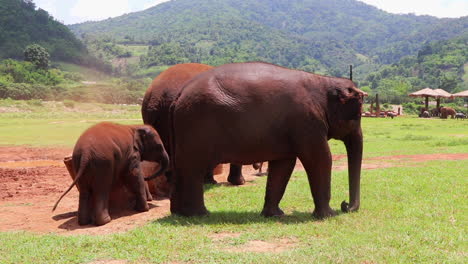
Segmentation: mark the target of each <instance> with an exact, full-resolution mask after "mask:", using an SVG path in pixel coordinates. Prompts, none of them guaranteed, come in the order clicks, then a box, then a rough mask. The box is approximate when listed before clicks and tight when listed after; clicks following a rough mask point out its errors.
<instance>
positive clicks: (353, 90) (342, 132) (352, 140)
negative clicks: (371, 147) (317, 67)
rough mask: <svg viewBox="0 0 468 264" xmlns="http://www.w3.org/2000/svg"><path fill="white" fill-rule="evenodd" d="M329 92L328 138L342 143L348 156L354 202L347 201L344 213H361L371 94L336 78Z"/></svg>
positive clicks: (343, 204) (351, 195) (350, 190)
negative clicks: (365, 102)
mask: <svg viewBox="0 0 468 264" xmlns="http://www.w3.org/2000/svg"><path fill="white" fill-rule="evenodd" d="M329 87H330V88H329V90H328V95H327V97H328V100H327V104H328V109H327V110H328V111H327V113H328V114H327V119H328V126H329V130H328V138H334V139H339V140H342V141H343V142H344V144H345V146H346V151H347V155H348V174H349V196H350V203H349V204H348V203H346V202H345V201H343V202H342V203H341V210H342V211H344V212H352V211H357V210H358V209H359V205H360V179H361V163H362V150H363V140H362V130H361V112H362V111H361V110H362V99H363V96H366V95H367V93H365V92H363V91H361V90H360V89H358V88H357V87H356V86H355V84H354V83H353V82H352V81H351V80H348V79H341V78H333V79H332V84H331V85H330V86H329Z"/></svg>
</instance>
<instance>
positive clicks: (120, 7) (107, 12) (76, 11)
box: [70, 0, 130, 21]
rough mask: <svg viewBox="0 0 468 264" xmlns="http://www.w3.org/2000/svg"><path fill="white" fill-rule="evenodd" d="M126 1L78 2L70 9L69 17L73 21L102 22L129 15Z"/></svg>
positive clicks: (79, 0)
mask: <svg viewBox="0 0 468 264" xmlns="http://www.w3.org/2000/svg"><path fill="white" fill-rule="evenodd" d="M129 12H130V8H129V5H128V0H113V1H100V0H78V2H77V3H76V4H75V5H74V6H73V7H72V8H71V10H70V15H71V17H73V20H79V21H86V20H102V19H106V18H109V17H115V16H120V15H123V14H124V13H129Z"/></svg>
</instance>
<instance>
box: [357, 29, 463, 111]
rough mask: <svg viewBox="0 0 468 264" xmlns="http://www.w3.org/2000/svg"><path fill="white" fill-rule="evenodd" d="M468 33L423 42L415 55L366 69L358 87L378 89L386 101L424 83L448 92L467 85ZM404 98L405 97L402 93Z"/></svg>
mask: <svg viewBox="0 0 468 264" xmlns="http://www.w3.org/2000/svg"><path fill="white" fill-rule="evenodd" d="M466 69H468V35H463V36H460V37H457V38H453V39H450V40H444V41H436V42H432V43H428V44H426V45H424V46H423V47H422V48H421V49H420V50H419V52H417V54H416V55H412V56H407V57H404V58H402V59H401V60H400V61H399V62H398V63H394V64H392V65H387V66H384V67H382V68H381V69H380V70H379V71H376V72H373V73H370V74H369V75H368V76H367V77H366V78H365V80H363V81H361V82H360V85H361V88H362V89H364V90H366V91H368V92H370V93H379V94H380V96H381V98H382V99H383V100H384V101H387V102H400V101H401V99H402V98H405V97H406V96H407V94H408V93H410V92H413V91H415V90H418V89H422V88H425V87H432V88H441V89H443V90H445V91H447V92H450V93H456V92H459V91H463V90H467V89H468V73H467V72H466ZM406 98H407V97H406Z"/></svg>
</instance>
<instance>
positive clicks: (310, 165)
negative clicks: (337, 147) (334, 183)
mask: <svg viewBox="0 0 468 264" xmlns="http://www.w3.org/2000/svg"><path fill="white" fill-rule="evenodd" d="M310 149H312V150H313V151H306V152H303V153H301V154H300V155H299V159H300V160H301V162H302V164H303V165H304V168H305V170H306V172H307V178H308V180H309V185H310V189H311V191H312V197H313V199H314V204H315V209H314V212H313V213H312V215H313V216H314V217H315V218H318V219H323V218H325V217H330V216H334V215H336V212H335V211H333V210H332V209H331V208H330V198H331V168H332V157H331V153H330V148H329V146H328V143H327V142H326V141H324V142H322V144H319V145H317V144H313V145H311V146H310Z"/></svg>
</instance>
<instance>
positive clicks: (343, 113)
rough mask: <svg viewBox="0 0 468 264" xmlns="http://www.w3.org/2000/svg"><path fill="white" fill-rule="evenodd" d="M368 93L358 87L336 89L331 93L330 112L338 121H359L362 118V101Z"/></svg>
mask: <svg viewBox="0 0 468 264" xmlns="http://www.w3.org/2000/svg"><path fill="white" fill-rule="evenodd" d="M365 95H366V93H365V92H363V91H361V90H360V89H358V88H356V87H335V88H333V89H331V90H330V92H329V103H330V104H331V105H330V106H329V107H330V111H331V112H332V113H333V114H332V115H333V116H334V117H335V118H336V119H338V120H357V119H360V117H361V112H362V107H361V106H362V99H363V96H365Z"/></svg>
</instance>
